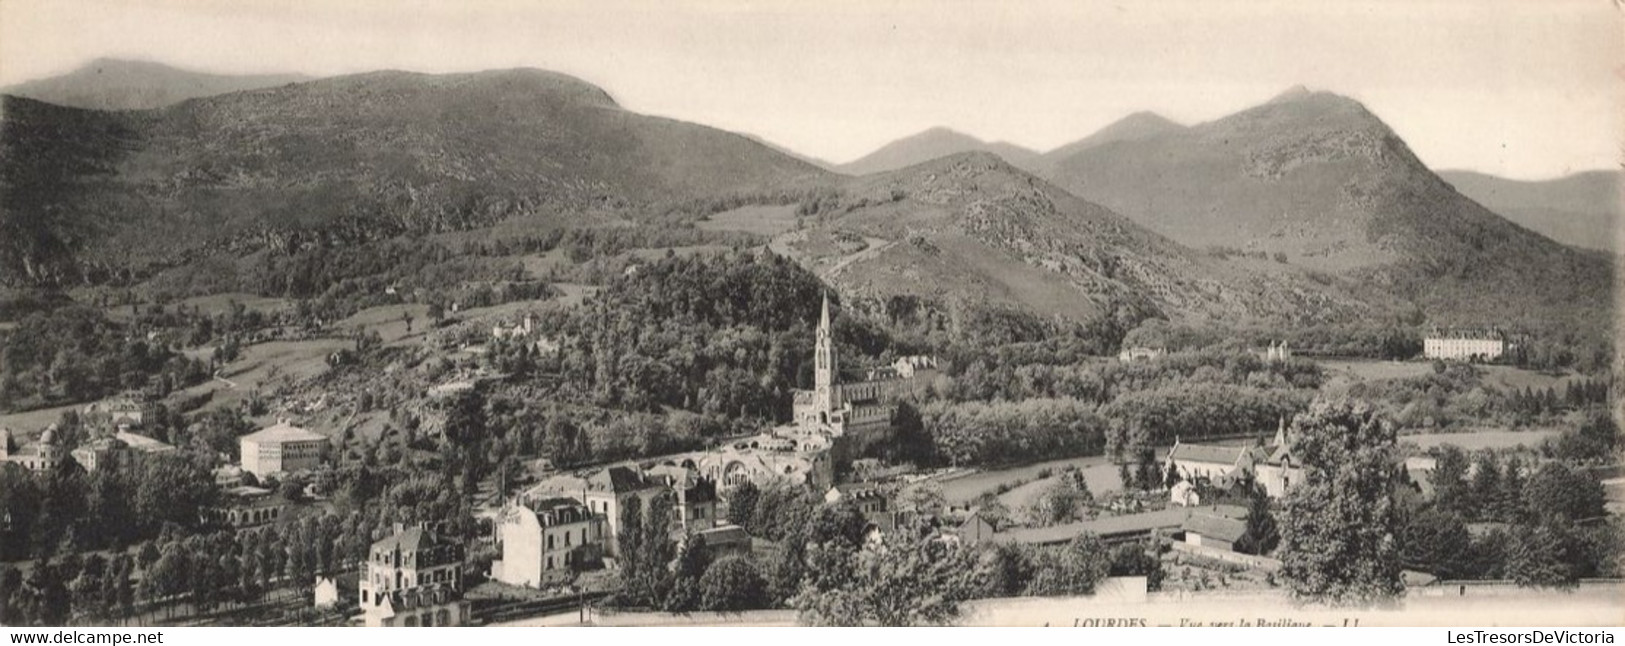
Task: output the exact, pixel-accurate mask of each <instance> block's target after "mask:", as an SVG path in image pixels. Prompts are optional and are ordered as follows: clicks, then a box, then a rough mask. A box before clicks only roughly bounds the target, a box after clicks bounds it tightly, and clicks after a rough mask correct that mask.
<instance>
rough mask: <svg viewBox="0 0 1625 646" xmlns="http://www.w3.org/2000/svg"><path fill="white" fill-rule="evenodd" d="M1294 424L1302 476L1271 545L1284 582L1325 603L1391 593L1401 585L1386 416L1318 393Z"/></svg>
mask: <svg viewBox="0 0 1625 646" xmlns="http://www.w3.org/2000/svg"><path fill="white" fill-rule="evenodd" d="M1294 429H1295V431H1296V436H1295V439H1294V443H1293V450H1294V454H1295V457H1297V458H1298V459H1299V460H1300V461H1301V463H1302V465H1303V477H1302V481H1301V482H1299V483H1296V484H1295V485H1294V486H1293V488H1292V489H1291V490H1290V491H1289V492H1288V494H1287V497H1286V500H1285V501H1284V503H1283V504H1282V509H1281V515H1280V537H1281V540H1280V548H1279V551H1278V556H1279V558H1280V559H1281V575H1282V576H1283V577H1284V578H1285V579H1286V583H1287V588H1288V590H1289V591H1290V592H1291V593H1292V595H1293V596H1294V597H1296V598H1298V599H1304V600H1308V601H1316V602H1322V603H1331V604H1349V605H1372V604H1383V603H1387V602H1391V601H1393V600H1395V599H1397V598H1398V597H1399V596H1401V595H1402V594H1404V591H1405V586H1404V581H1403V579H1402V578H1401V576H1400V570H1401V567H1402V563H1401V561H1400V558H1399V557H1400V546H1401V536H1400V521H1399V514H1398V508H1397V506H1396V504H1395V501H1394V498H1395V493H1396V490H1397V487H1398V486H1399V475H1398V469H1396V468H1395V464H1396V463H1397V461H1396V447H1395V433H1394V426H1393V424H1392V422H1390V421H1389V420H1388V419H1387V418H1386V417H1384V416H1383V415H1382V414H1381V413H1380V412H1378V411H1376V410H1374V409H1373V408H1371V407H1370V406H1368V405H1366V404H1364V403H1351V402H1348V401H1317V402H1315V404H1314V405H1313V406H1312V407H1310V409H1309V410H1308V411H1307V412H1305V413H1304V414H1303V415H1300V416H1299V417H1298V418H1297V419H1296V420H1294ZM1332 503H1335V504H1332Z"/></svg>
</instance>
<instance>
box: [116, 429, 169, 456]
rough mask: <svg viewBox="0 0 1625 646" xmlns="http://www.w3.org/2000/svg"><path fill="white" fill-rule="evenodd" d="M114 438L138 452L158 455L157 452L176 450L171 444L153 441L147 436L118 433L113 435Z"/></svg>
mask: <svg viewBox="0 0 1625 646" xmlns="http://www.w3.org/2000/svg"><path fill="white" fill-rule="evenodd" d="M113 437H116V438H118V439H119V441H121V442H124V443H125V444H128V445H130V448H132V449H135V450H137V451H146V452H148V453H156V452H160V451H173V450H174V449H175V447H174V446H172V445H170V444H168V443H166V442H161V441H158V440H155V439H152V438H150V437H147V436H145V435H137V434H135V433H126V432H123V431H120V432H118V433H115V434H114V435H113Z"/></svg>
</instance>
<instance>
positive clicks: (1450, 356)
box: [1422, 329, 1507, 361]
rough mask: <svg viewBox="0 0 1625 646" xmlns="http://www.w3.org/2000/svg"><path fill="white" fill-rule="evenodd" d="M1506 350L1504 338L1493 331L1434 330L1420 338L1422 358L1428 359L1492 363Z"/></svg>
mask: <svg viewBox="0 0 1625 646" xmlns="http://www.w3.org/2000/svg"><path fill="white" fill-rule="evenodd" d="M1506 350H1507V342H1506V336H1505V335H1503V334H1501V333H1500V332H1499V331H1497V330H1493V329H1492V330H1440V329H1434V330H1433V331H1432V332H1430V333H1428V335H1427V336H1426V337H1423V338H1422V356H1423V357H1426V358H1428V359H1444V360H1451V361H1494V360H1496V359H1499V358H1501V355H1502V354H1505V353H1506Z"/></svg>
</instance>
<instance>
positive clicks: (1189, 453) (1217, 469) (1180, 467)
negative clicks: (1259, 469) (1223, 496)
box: [1165, 440, 1260, 488]
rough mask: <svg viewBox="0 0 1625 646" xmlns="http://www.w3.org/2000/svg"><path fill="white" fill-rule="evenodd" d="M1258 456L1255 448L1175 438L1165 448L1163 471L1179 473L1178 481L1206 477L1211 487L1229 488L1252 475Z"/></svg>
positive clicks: (1192, 480)
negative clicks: (1186, 441) (1171, 444)
mask: <svg viewBox="0 0 1625 646" xmlns="http://www.w3.org/2000/svg"><path fill="white" fill-rule="evenodd" d="M1259 458H1260V456H1259V451H1258V449H1257V448H1256V447H1250V446H1217V445H1211V444H1186V443H1184V442H1181V441H1179V440H1175V441H1174V446H1173V448H1172V449H1170V450H1169V451H1168V461H1167V465H1166V467H1165V471H1171V472H1173V473H1175V474H1178V475H1179V479H1180V480H1184V481H1190V482H1194V481H1196V480H1198V479H1206V480H1207V481H1208V482H1209V483H1211V484H1213V485H1214V486H1217V487H1220V488H1228V487H1229V486H1230V485H1231V484H1232V483H1234V482H1237V481H1239V480H1241V479H1242V478H1244V477H1246V476H1247V475H1249V474H1251V473H1252V470H1253V465H1254V464H1255V463H1256V462H1257V461H1258V460H1259Z"/></svg>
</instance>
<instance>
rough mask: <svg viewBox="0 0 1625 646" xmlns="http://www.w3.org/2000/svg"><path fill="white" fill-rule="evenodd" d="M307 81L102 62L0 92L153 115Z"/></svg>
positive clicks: (295, 77)
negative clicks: (230, 94) (166, 109)
mask: <svg viewBox="0 0 1625 646" xmlns="http://www.w3.org/2000/svg"><path fill="white" fill-rule="evenodd" d="M308 80H311V77H309V76H305V75H303V74H260V75H227V74H209V73H205V72H194V71H190V70H183V69H178V68H175V67H170V66H168V65H164V64H162V63H154V62H150V61H130V60H120V59H116V58H98V59H96V60H93V61H91V62H89V63H86V64H85V65H84V66H82V67H80V68H78V69H75V70H73V71H72V72H68V73H67V74H62V75H60V76H52V77H49V78H43V79H38V80H33V81H27V82H23V83H18V84H15V85H9V86H6V87H0V94H9V95H11V96H20V97H25V98H29V99H35V100H38V101H44V102H46V103H54V104H56V105H64V106H68V107H72V108H88V109H92V110H148V109H152V108H162V107H165V106H169V105H174V104H176V103H180V102H181V101H185V100H187V99H196V98H199V97H205V96H214V95H217V94H226V93H228V92H239V91H242V90H257V89H260V88H266V87H274V86H278V85H287V84H289V83H301V82H304V81H308Z"/></svg>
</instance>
